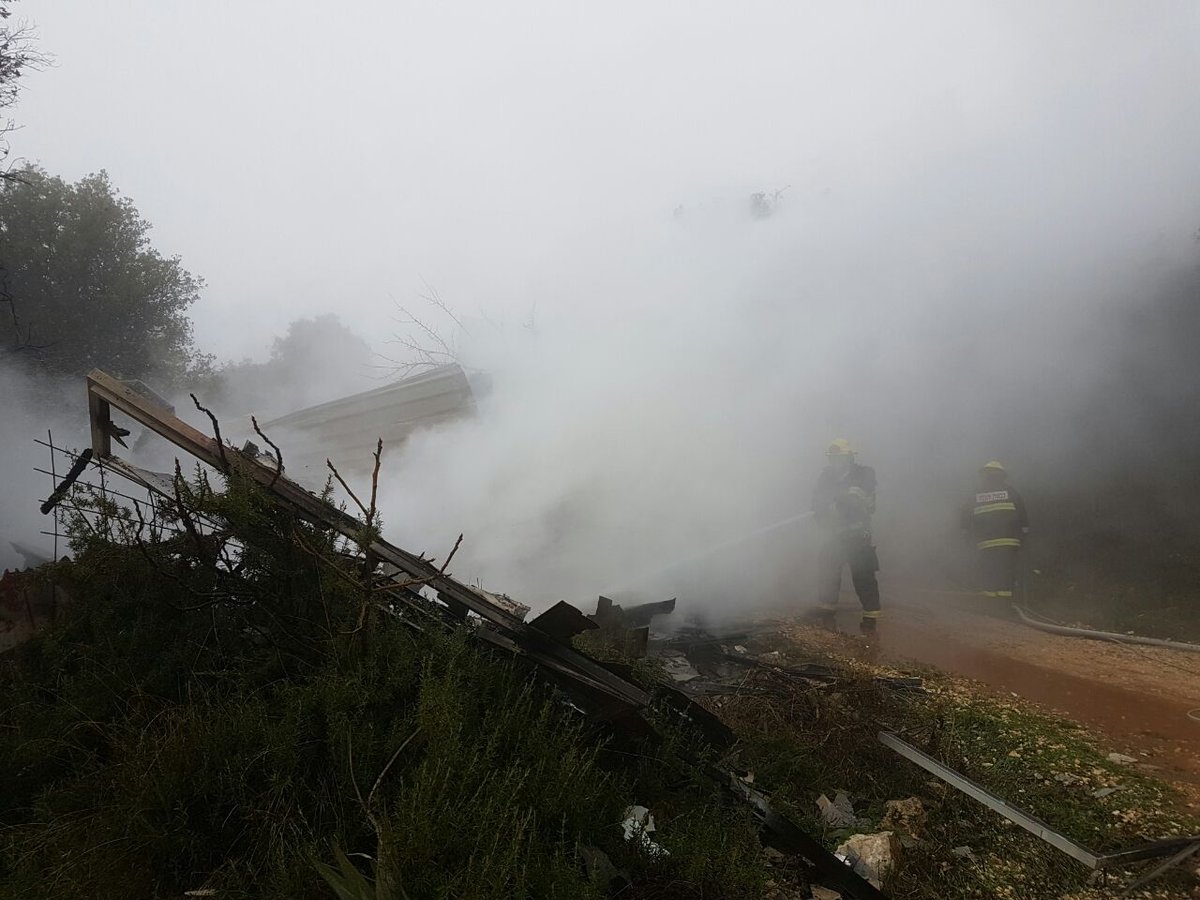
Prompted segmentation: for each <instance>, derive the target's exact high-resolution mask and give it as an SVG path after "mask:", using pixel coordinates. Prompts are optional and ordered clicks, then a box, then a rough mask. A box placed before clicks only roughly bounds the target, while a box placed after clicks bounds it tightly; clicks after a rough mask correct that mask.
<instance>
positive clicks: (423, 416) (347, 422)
mask: <svg viewBox="0 0 1200 900" xmlns="http://www.w3.org/2000/svg"><path fill="white" fill-rule="evenodd" d="M474 410H475V395H474V393H473V391H472V388H471V382H470V380H469V379H468V378H467V374H466V373H465V372H464V371H463V370H462V368H461V367H460V366H458V365H449V366H440V367H438V368H436V369H431V370H429V371H428V372H422V373H420V374H419V375H414V376H412V377H410V378H405V379H404V380H403V381H397V382H396V383H395V384H389V385H387V386H385V387H381V388H375V389H374V390H370V391H364V392H363V393H361V394H354V395H352V396H349V397H344V398H342V399H341V400H332V401H330V402H328V403H321V404H318V405H317V406H310V407H308V408H307V409H301V410H297V411H296V412H293V413H288V414H287V415H285V416H280V417H279V418H277V419H273V420H271V421H270V422H264V423H263V426H262V427H263V430H264V431H265V432H266V433H267V434H268V435H269V436H270V437H271V438H272V439H273V440H275V441H276V443H278V444H280V446H281V447H282V448H283V454H284V464H285V465H286V466H287V469H288V471H289V472H291V473H294V474H296V475H308V476H309V478H312V477H313V476H315V475H317V474H318V473H320V476H319V477H321V478H322V479H323V478H324V473H325V471H326V469H325V460H326V458H329V459H332V460H333V461H334V464H335V465H337V467H338V468H339V469H344V470H349V471H369V470H370V468H371V463H372V459H371V454H372V453H373V452H374V450H375V442H376V441H377V440H378V439H380V438H382V439H383V443H384V447H385V452H386V450H394V449H396V447H398V446H400V445H401V444H402V443H404V441H405V440H406V439H407V438H408V436H409V435H410V434H412V433H413V432H414V431H416V430H417V429H419V428H427V427H429V426H431V425H436V424H438V423H441V422H447V421H452V420H454V419H457V418H459V417H461V416H464V415H469V414H471V413H472V412H474Z"/></svg>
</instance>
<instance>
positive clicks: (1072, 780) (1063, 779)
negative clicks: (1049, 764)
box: [1054, 772, 1087, 786]
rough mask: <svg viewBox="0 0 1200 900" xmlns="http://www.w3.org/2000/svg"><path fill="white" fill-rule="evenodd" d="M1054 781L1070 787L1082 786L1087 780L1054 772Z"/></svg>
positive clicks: (1065, 773) (1068, 773)
mask: <svg viewBox="0 0 1200 900" xmlns="http://www.w3.org/2000/svg"><path fill="white" fill-rule="evenodd" d="M1054 780H1055V781H1057V782H1058V783H1059V784H1065V785H1068V786H1070V785H1073V784H1083V783H1084V782H1085V781H1086V780H1087V779H1085V778H1081V777H1080V776H1078V775H1073V774H1072V773H1070V772H1056V773H1055V774H1054Z"/></svg>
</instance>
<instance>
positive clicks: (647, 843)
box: [621, 806, 671, 856]
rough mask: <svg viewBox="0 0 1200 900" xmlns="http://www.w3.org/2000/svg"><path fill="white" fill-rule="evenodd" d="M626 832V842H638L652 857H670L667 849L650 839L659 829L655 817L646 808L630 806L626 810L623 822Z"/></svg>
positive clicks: (622, 826)
mask: <svg viewBox="0 0 1200 900" xmlns="http://www.w3.org/2000/svg"><path fill="white" fill-rule="evenodd" d="M621 828H622V829H624V831H625V840H627V841H632V840H637V841H638V842H639V843H641V845H642V848H643V849H644V850H645V851H646V852H647V853H648V854H650V855H651V856H670V855H671V854H670V852H669V851H668V850H667V848H666V847H664V846H662V844H659V843H657V842H655V841H653V840H651V839H650V835H652V834H654V832H655V831H657V829H656V828H655V827H654V816H653V815H651V813H650V810H648V809H647V808H646V807H644V806H630V807H628V808H627V809H626V810H625V820H624V821H623V822H621Z"/></svg>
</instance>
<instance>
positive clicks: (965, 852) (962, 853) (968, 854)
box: [950, 847, 978, 862]
mask: <svg viewBox="0 0 1200 900" xmlns="http://www.w3.org/2000/svg"><path fill="white" fill-rule="evenodd" d="M950 855H951V856H957V857H958V858H959V859H967V860H970V861H971V862H977V861H978V860H976V858H975V851H974V850H972V849H971V848H970V847H955V848H954V849H953V850H951V851H950Z"/></svg>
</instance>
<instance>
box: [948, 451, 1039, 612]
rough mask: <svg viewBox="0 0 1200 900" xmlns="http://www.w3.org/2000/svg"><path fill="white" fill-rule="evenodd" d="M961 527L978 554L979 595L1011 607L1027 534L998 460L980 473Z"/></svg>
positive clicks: (1021, 507) (1018, 500)
mask: <svg viewBox="0 0 1200 900" xmlns="http://www.w3.org/2000/svg"><path fill="white" fill-rule="evenodd" d="M963 524H964V526H965V527H966V529H967V531H968V532H969V533H970V534H971V536H972V538H973V539H974V540H975V547H976V550H977V551H978V553H979V563H978V580H979V592H980V594H981V595H983V596H984V597H990V598H996V599H997V600H999V601H1000V602H1001V603H1002V604H1003V605H1004V606H1005V607H1006V608H1007V607H1008V606H1009V605H1011V603H1012V602H1013V600H1014V599H1015V598H1014V591H1015V590H1016V585H1017V556H1018V554H1019V552H1020V550H1021V544H1022V542H1023V540H1024V538H1025V535H1026V534H1028V533H1029V516H1028V515H1027V514H1026V512H1025V501H1024V500H1022V499H1021V495H1020V494H1018V493H1017V491H1016V489H1015V488H1013V487H1012V485H1010V484H1009V483H1008V473H1007V472H1006V471H1005V470H1004V466H1003V464H1001V463H1000V462H998V461H997V460H994V459H993V460H992V461H991V462H988V463H985V464H984V465H983V466H982V467H981V468H980V470H979V483H978V485H977V486H976V490H975V497H974V501H973V502H972V503H971V504H969V505H968V506H967V508H966V509H965V510H964V512H963Z"/></svg>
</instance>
